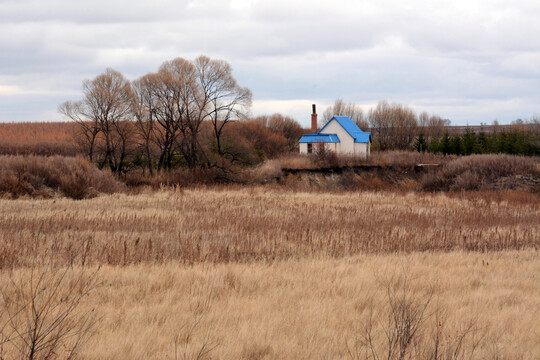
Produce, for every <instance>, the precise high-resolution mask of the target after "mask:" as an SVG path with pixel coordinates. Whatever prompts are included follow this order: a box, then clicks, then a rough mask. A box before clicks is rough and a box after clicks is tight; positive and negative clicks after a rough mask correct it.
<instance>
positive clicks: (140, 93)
mask: <svg viewBox="0 0 540 360" xmlns="http://www.w3.org/2000/svg"><path fill="white" fill-rule="evenodd" d="M159 86H161V82H160V77H159V75H158V74H147V75H145V76H143V77H141V78H139V79H137V80H135V81H134V82H133V83H132V87H133V92H134V94H135V99H134V100H135V101H134V104H133V112H134V117H135V120H136V122H135V124H136V126H137V132H138V133H139V137H140V139H141V141H142V143H141V144H140V145H141V146H142V147H143V148H144V153H145V156H146V164H147V167H148V171H149V172H150V174H152V173H153V168H154V165H153V161H152V159H153V153H152V145H153V143H154V142H155V141H156V134H155V132H156V130H157V129H156V127H157V119H156V118H157V113H158V111H159V108H158V103H159V102H158V97H157V94H158V92H159V90H158V87H159Z"/></svg>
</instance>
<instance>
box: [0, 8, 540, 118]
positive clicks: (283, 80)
mask: <svg viewBox="0 0 540 360" xmlns="http://www.w3.org/2000/svg"><path fill="white" fill-rule="evenodd" d="M539 19H540V1H538V0H508V1H507V0H452V1H442V0H426V1H421V0H407V1H403V0H376V1H373V0H367V1H362V0H356V1H344V0H334V1H321V0H309V1H299V0H273V1H265V0H260V1H258V0H208V1H207V0H194V1H182V0H153V1H137V0H92V1H89V0H85V1H79V0H71V1H69V0H47V1H43V0H15V1H12V0H0V121H1V122H6V121H55V120H56V121H58V120H62V117H61V116H60V115H59V114H58V113H57V111H56V108H57V106H58V104H59V103H61V102H63V101H65V100H78V99H80V98H81V84H82V81H83V80H84V79H91V78H93V77H95V76H96V75H98V74H100V73H101V72H103V71H104V70H105V69H106V68H107V67H112V68H113V69H115V70H118V71H120V72H122V73H123V74H124V75H125V76H127V77H128V78H129V79H132V80H133V79H136V78H137V77H139V76H142V75H144V74H146V73H149V72H154V71H156V70H157V68H158V67H159V65H160V64H161V63H163V62H164V61H166V60H171V59H173V58H175V57H183V58H186V59H194V58H195V57H196V56H198V55H200V54H204V55H208V56H210V57H211V58H219V59H224V60H226V61H228V62H229V63H230V64H231V65H232V67H233V71H234V76H235V77H236V79H237V80H238V83H239V84H240V85H241V86H246V87H248V88H250V89H251V90H252V92H253V100H254V102H253V107H252V115H255V116H256V115H261V114H270V113H274V112H279V113H282V114H285V115H289V116H292V117H294V118H295V119H296V120H298V121H299V122H300V123H301V124H302V125H304V126H308V123H309V119H310V117H309V114H310V112H311V106H310V104H312V103H316V104H317V105H318V109H319V111H318V112H319V113H322V112H323V110H324V108H325V106H327V105H329V104H332V103H333V101H334V99H336V98H342V99H344V100H345V101H347V102H354V103H357V104H360V105H362V106H363V107H365V108H366V109H369V108H370V107H372V106H374V105H375V104H376V103H377V102H378V101H379V100H388V101H389V102H398V103H401V104H404V105H409V106H411V107H412V108H414V109H415V110H416V111H418V112H420V111H428V112H429V113H432V114H438V115H441V116H443V117H445V118H448V119H450V120H451V121H452V124H467V123H469V124H479V123H480V122H487V123H491V122H492V121H493V120H495V119H497V120H498V121H499V122H500V123H507V122H510V121H512V120H515V119H517V118H524V119H526V118H529V117H531V116H532V115H534V114H539V113H540V21H539Z"/></svg>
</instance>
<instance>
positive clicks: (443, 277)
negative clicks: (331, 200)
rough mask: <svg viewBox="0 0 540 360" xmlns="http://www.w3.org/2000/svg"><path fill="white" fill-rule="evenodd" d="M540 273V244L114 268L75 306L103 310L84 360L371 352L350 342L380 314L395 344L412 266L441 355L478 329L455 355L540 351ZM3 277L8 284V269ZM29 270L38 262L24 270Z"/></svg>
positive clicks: (0, 281) (426, 328) (379, 326)
mask: <svg viewBox="0 0 540 360" xmlns="http://www.w3.org/2000/svg"><path fill="white" fill-rule="evenodd" d="M87 271H88V273H92V271H93V269H87ZM539 273H540V261H539V254H538V252H537V251H530V250H528V251H519V252H518V251H502V252H493V253H478V252H461V251H457V252H450V253H440V252H439V253H427V252H423V253H412V254H386V255H376V256H373V255H358V256H352V257H347V258H342V259H331V258H327V257H326V258H325V257H321V258H312V259H289V260H284V261H276V262H273V263H272V264H266V263H262V262H257V263H250V264H238V263H229V264H208V263H202V264H196V265H193V266H184V265H182V264H178V263H172V262H171V263H166V264H139V265H130V266H126V267H118V266H114V267H111V266H104V267H102V268H101V270H100V271H99V273H98V274H99V280H100V284H101V285H100V286H99V287H97V288H96V289H94V290H93V291H92V292H91V293H90V294H89V296H87V297H85V298H84V299H83V300H82V302H81V304H80V306H79V307H78V308H77V310H76V313H75V314H74V315H77V316H78V315H81V314H82V315H84V314H87V313H89V312H93V313H94V314H95V319H96V320H97V323H96V326H95V327H94V328H93V329H92V336H91V337H90V338H89V339H88V341H87V342H86V343H84V344H83V346H82V348H81V349H80V353H79V356H78V358H80V359H101V360H105V359H184V358H186V359H195V358H197V354H198V352H199V350H200V349H201V348H202V347H203V346H206V348H207V349H210V351H209V352H208V353H207V354H206V355H205V356H203V357H200V358H201V359H231V360H233V359H245V360H249V359H354V358H358V359H370V357H363V356H359V357H351V356H350V355H349V350H350V349H352V348H353V347H354V345H355V343H356V341H357V340H358V339H361V336H362V333H363V331H364V330H363V329H364V326H365V325H366V322H367V320H368V319H369V318H370V314H372V313H373V314H374V315H375V316H374V318H373V325H374V328H375V329H376V330H377V331H376V332H374V336H375V337H376V340H382V341H377V344H376V349H375V351H376V352H378V353H379V355H380V354H381V353H384V348H385V346H386V344H385V342H384V341H383V340H384V334H383V331H384V328H385V327H387V326H388V322H387V321H388V315H389V310H390V309H389V307H388V302H387V299H386V298H387V293H386V291H387V288H386V286H385V281H386V280H388V279H392V278H394V279H395V278H396V277H400V276H403V275H404V274H406V275H407V276H408V277H409V281H410V282H409V290H410V291H409V292H408V296H410V298H411V299H425V295H426V294H429V293H430V292H432V294H433V298H432V301H431V302H430V304H429V307H428V309H427V312H426V314H429V316H428V317H427V318H426V319H425V322H424V323H423V325H422V328H421V329H420V330H419V331H421V336H420V337H419V338H418V341H420V343H419V344H415V345H414V346H418V347H420V350H422V349H425V348H429V344H430V343H431V342H432V341H433V338H432V336H433V335H434V333H433V332H432V331H433V330H434V329H439V330H440V335H441V338H442V339H443V340H444V341H442V342H441V344H440V348H439V352H440V354H443V353H444V352H443V351H447V350H448V349H449V348H451V347H452V346H453V345H455V344H456V342H457V341H458V340H459V337H460V336H461V335H462V334H463V332H464V331H466V330H467V329H470V332H469V333H467V334H466V337H465V339H464V340H465V341H464V343H463V349H464V350H465V351H466V356H462V355H461V354H460V353H458V354H457V355H456V356H454V357H450V356H448V357H445V358H452V359H454V358H455V359H531V360H532V359H538V358H540V338H539V334H540V322H539V321H538V318H539V316H540V313H539V309H540V297H539V296H538V294H539V290H540V289H539V283H538V274H539ZM75 274H77V272H75ZM0 275H2V276H0V285H1V286H2V287H3V288H4V289H5V288H6V287H7V285H8V283H7V277H6V272H5V271H4V272H1V273H0ZM19 275H20V276H22V277H24V276H27V275H28V272H27V271H26V270H16V271H14V272H13V276H14V277H17V276H19ZM70 275H71V274H70ZM68 280H69V281H70V282H71V280H72V279H71V277H70V278H69V279H68ZM435 312H438V314H439V315H437V316H438V317H437V316H435ZM1 315H2V314H0V320H1ZM4 315H5V314H4ZM471 325H472V327H471ZM411 346H412V345H411ZM60 349H61V350H62V352H61V353H60V352H59V353H58V354H57V355H58V357H60V358H62V356H67V355H69V347H67V348H66V347H63V346H61V347H60ZM473 349H474V350H475V351H474V353H473V354H472V355H471V356H469V355H470V351H471V350H473ZM8 350H9V349H8V347H7V346H5V347H4V354H6V353H7V354H6V355H13V353H10V352H8ZM413 354H414V353H413ZM362 355H363V353H362ZM6 358H7V359H10V358H17V357H16V356H6ZM385 358H386V357H385ZM396 358H397V357H396ZM407 358H414V359H423V358H428V357H420V356H415V355H412V356H410V357H407Z"/></svg>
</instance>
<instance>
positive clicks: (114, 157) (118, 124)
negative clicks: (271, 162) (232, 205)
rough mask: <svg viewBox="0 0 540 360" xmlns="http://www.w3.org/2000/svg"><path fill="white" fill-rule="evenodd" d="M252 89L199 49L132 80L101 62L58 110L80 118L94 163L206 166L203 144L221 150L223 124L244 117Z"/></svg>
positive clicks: (82, 137) (222, 153)
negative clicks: (79, 92)
mask: <svg viewBox="0 0 540 360" xmlns="http://www.w3.org/2000/svg"><path fill="white" fill-rule="evenodd" d="M251 97H252V96H251V91H250V90H249V89H247V88H245V87H241V86H239V85H238V84H237V82H236V80H235V79H234V77H233V76H232V69H231V66H230V65H229V64H228V63H227V62H225V61H223V60H213V59H210V58H208V57H206V56H200V57H198V58H196V59H195V60H193V61H189V60H186V59H183V58H176V59H174V60H171V61H166V62H165V63H163V64H162V65H161V66H160V68H159V70H158V71H157V72H156V73H150V74H147V75H144V76H142V77H140V78H139V79H137V80H135V81H133V82H130V81H129V80H128V79H126V78H125V77H124V76H123V75H122V74H121V73H119V72H118V71H115V70H112V69H107V70H106V71H105V73H103V74H100V75H98V76H97V77H95V78H94V79H93V80H86V81H84V82H83V99H82V100H80V101H76V102H72V101H68V102H65V103H63V104H61V105H60V106H59V111H60V113H62V114H64V115H65V116H67V117H68V118H70V119H72V120H74V121H75V122H76V123H77V124H79V140H80V142H81V144H82V146H83V147H84V150H85V153H86V154H87V156H88V158H89V159H90V160H91V161H94V162H96V163H97V164H98V165H99V167H100V168H103V167H109V168H110V169H111V170H112V171H113V172H123V171H126V170H127V167H128V166H131V165H133V164H137V163H138V164H141V165H142V164H144V166H145V167H146V168H147V169H148V170H149V171H150V172H152V171H153V170H154V169H159V170H164V169H170V168H172V167H174V166H176V165H178V164H183V165H185V166H187V167H189V168H194V167H196V166H201V165H202V166H211V165H212V163H211V159H210V156H209V154H208V152H209V151H211V152H214V153H215V154H217V156H218V157H224V156H225V149H224V145H223V135H224V132H225V129H226V127H227V124H228V123H229V122H232V121H235V120H240V119H244V118H246V115H247V113H248V110H249V107H250V106H251ZM205 127H210V131H207V130H205V131H203V130H204V128H205ZM203 132H204V133H206V134H208V133H209V135H210V136H212V138H213V141H212V145H213V148H212V149H205V148H203V146H202V142H203V140H202V139H201V134H202V133H203Z"/></svg>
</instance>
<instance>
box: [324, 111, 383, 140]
mask: <svg viewBox="0 0 540 360" xmlns="http://www.w3.org/2000/svg"><path fill="white" fill-rule="evenodd" d="M336 122H337V123H338V124H339V126H340V127H341V128H342V129H343V130H344V131H345V132H346V133H347V134H348V135H349V136H350V137H351V138H352V139H353V140H354V142H357V143H358V142H360V143H367V142H370V143H371V142H373V141H372V139H371V133H369V132H363V131H362V130H361V129H360V128H359V127H358V125H356V124H355V123H354V121H352V120H351V118H349V117H348V116H334V117H332V118H331V119H330V120H328V122H327V123H326V124H325V125H324V126H323V127H322V128H321V130H319V133H326V132H328V131H331V132H334V133H337V134H338V136H339V132H337V131H335V125H334V124H335V123H336ZM328 127H330V128H328Z"/></svg>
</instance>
